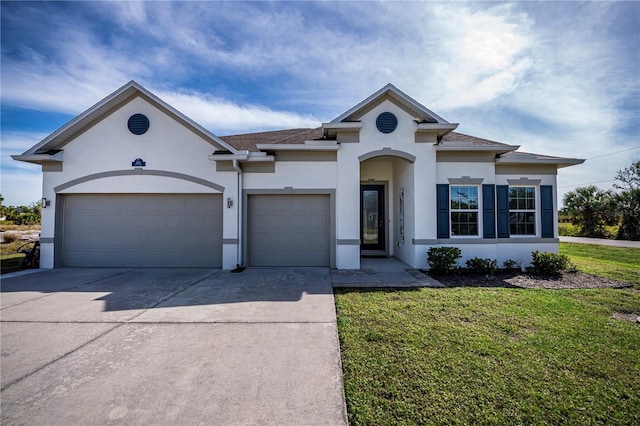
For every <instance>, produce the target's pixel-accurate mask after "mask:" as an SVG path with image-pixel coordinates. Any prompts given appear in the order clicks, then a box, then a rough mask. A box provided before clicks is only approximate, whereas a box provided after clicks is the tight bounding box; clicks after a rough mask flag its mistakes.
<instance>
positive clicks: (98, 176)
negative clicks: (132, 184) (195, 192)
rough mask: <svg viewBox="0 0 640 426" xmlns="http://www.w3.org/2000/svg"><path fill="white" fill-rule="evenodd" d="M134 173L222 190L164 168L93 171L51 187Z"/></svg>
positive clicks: (195, 178) (215, 185)
mask: <svg viewBox="0 0 640 426" xmlns="http://www.w3.org/2000/svg"><path fill="white" fill-rule="evenodd" d="M135 175H143V176H162V177H170V178H174V179H180V180H186V181H189V182H193V183H197V184H199V185H203V186H206V187H208V188H213V189H215V190H216V191H220V192H224V186H222V185H218V184H217V183H213V182H209V181H208V180H204V179H201V178H198V177H195V176H189V175H185V174H183V173H177V172H170V171H166V170H145V169H133V170H113V171H110V172H101V173H95V174H92V175H87V176H83V177H80V178H77V179H73V180H70V181H69V182H67V183H63V184H61V185H58V186H56V187H55V188H53V190H54V191H55V192H60V191H64V190H65V189H68V188H71V187H73V186H76V185H79V184H81V183H85V182H90V181H92V180H96V179H103V178H108V177H115V176H135Z"/></svg>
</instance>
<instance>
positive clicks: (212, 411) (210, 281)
mask: <svg viewBox="0 0 640 426" xmlns="http://www.w3.org/2000/svg"><path fill="white" fill-rule="evenodd" d="M1 296H2V311H1V314H0V318H1V320H2V327H1V332H2V342H1V343H2V358H1V362H2V365H1V366H0V367H1V372H2V375H1V377H2V392H1V404H2V405H1V408H2V414H1V423H2V424H3V425H9V424H29V425H70V424H158V425H175V424H225V425H240V424H296V425H307V424H308V425H344V424H346V423H347V420H346V409H345V403H344V391H343V385H342V371H341V365H340V351H339V344H338V338H337V327H336V316H335V307H334V299H333V292H332V286H331V276H330V273H329V270H328V269H326V268H250V269H247V270H245V271H244V272H243V273H239V274H233V273H230V272H226V271H219V270H215V269H109V268H101V269H81V268H72V269H66V268H65V269H56V270H50V271H43V272H39V273H36V274H30V275H24V276H18V277H14V278H8V279H3V281H2V294H1Z"/></svg>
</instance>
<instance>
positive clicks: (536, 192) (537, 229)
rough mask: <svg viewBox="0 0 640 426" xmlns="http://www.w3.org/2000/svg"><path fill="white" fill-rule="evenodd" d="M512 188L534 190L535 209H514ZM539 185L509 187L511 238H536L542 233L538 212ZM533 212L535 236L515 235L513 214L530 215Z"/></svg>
mask: <svg viewBox="0 0 640 426" xmlns="http://www.w3.org/2000/svg"><path fill="white" fill-rule="evenodd" d="M511 188H533V197H534V198H533V202H534V208H533V209H518V208H516V209H512V208H511ZM538 188H539V186H538V185H526V184H522V185H509V192H508V197H507V203H508V205H509V236H510V237H513V238H536V237H538V235H539V233H540V219H539V218H540V215H539V214H538V210H539V209H540V194H539V190H538ZM528 212H533V234H514V233H512V232H511V214H512V213H528Z"/></svg>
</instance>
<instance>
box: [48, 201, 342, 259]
mask: <svg viewBox="0 0 640 426" xmlns="http://www.w3.org/2000/svg"><path fill="white" fill-rule="evenodd" d="M329 200H330V199H329V196H328V195H315V194H313V195H309V194H295V195H279V194H269V195H249V197H248V205H247V221H248V230H247V239H246V242H247V253H248V265H250V266H329V265H330V249H329V247H330V238H329V235H330V201H329ZM222 209H223V206H222V195H220V194H74V195H65V196H64V214H63V217H64V219H63V224H62V235H63V239H62V241H63V243H62V247H58V249H61V252H62V254H63V259H62V263H63V264H64V265H65V266H82V267H221V266H222Z"/></svg>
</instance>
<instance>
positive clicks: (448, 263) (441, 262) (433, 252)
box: [427, 247, 462, 274]
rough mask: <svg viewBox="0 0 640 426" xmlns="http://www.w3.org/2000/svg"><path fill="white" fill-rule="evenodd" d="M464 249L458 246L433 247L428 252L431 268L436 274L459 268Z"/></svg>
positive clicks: (447, 272)
mask: <svg viewBox="0 0 640 426" xmlns="http://www.w3.org/2000/svg"><path fill="white" fill-rule="evenodd" d="M460 258H462V251H461V250H460V249H459V248H458V247H431V248H430V249H429V251H428V252H427V263H428V264H429V270H430V271H431V272H434V273H436V274H450V273H451V272H454V271H456V270H457V269H458V261H459V260H460Z"/></svg>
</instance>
